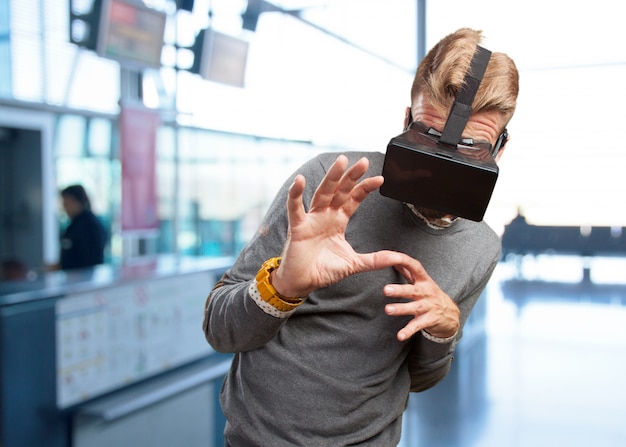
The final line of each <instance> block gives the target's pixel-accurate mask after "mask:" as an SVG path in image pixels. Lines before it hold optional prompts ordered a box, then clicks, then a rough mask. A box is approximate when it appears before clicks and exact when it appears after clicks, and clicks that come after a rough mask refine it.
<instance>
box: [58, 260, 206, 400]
mask: <svg viewBox="0 0 626 447" xmlns="http://www.w3.org/2000/svg"><path fill="white" fill-rule="evenodd" d="M213 283H214V278H213V277H212V276H211V275H210V274H209V273H207V272H201V273H191V274H186V275H182V276H176V277H171V278H163V279H157V280H151V281H138V282H136V283H131V284H125V285H121V286H117V287H111V288H105V289H101V290H97V291H92V292H87V293H79V294H75V295H69V296H67V297H66V298H63V299H60V300H59V301H58V302H57V304H56V340H57V341H56V349H57V354H56V355H57V405H58V407H59V408H66V407H68V406H70V405H73V404H76V403H79V402H82V401H84V400H87V399H91V398H94V397H96V396H98V395H100V394H103V393H105V392H108V391H111V390H114V389H117V388H119V387H122V386H124V385H127V384H130V383H132V382H135V381H137V380H140V379H142V378H146V377H148V376H151V375H154V374H156V373H159V372H162V371H165V370H168V369H170V368H172V367H175V366H179V365H182V364H184V363H186V362H189V361H192V360H195V359H198V358H201V357H203V356H206V355H208V354H210V353H211V352H212V350H211V347H210V346H209V344H208V343H207V342H206V340H205V339H204V336H203V334H202V318H203V312H202V311H203V308H204V302H205V300H206V297H207V296H208V293H209V292H210V289H211V287H212V284H213Z"/></svg>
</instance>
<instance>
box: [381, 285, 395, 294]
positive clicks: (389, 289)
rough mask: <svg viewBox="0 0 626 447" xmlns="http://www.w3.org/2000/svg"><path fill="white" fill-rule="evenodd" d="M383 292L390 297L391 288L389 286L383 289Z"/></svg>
mask: <svg viewBox="0 0 626 447" xmlns="http://www.w3.org/2000/svg"><path fill="white" fill-rule="evenodd" d="M383 292H384V293H385V294H386V295H391V294H392V293H393V287H391V286H385V288H384V289H383Z"/></svg>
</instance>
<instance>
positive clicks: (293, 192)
mask: <svg viewBox="0 0 626 447" xmlns="http://www.w3.org/2000/svg"><path fill="white" fill-rule="evenodd" d="M305 185H306V179H305V178H304V176H302V175H297V176H296V178H295V179H294V181H293V183H292V184H291V186H290V187H289V194H288V196H287V215H288V217H289V224H290V226H296V225H298V224H300V223H301V222H303V221H304V220H305V218H306V212H305V211H304V205H303V203H302V194H303V193H304V187H305Z"/></svg>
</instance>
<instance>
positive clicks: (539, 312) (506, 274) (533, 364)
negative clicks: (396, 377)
mask: <svg viewBox="0 0 626 447" xmlns="http://www.w3.org/2000/svg"><path fill="white" fill-rule="evenodd" d="M482 301H483V303H482V307H481V306H478V307H477V308H476V309H475V312H474V314H473V315H472V319H473V320H475V321H472V320H470V321H469V322H468V324H467V326H466V331H465V335H464V338H463V341H462V343H461V345H460V346H459V349H458V351H457V355H456V360H455V362H454V367H453V370H452V371H451V373H450V374H449V375H448V377H446V379H444V381H443V382H442V383H441V384H439V385H438V386H437V387H435V388H433V389H431V390H428V391H426V392H424V393H421V394H415V395H412V397H411V400H410V404H409V408H408V410H407V412H406V415H405V420H404V431H403V433H404V434H403V439H402V442H401V444H400V446H401V447H422V446H424V447H425V446H428V447H438V446H441V447H470V446H471V447H496V446H497V447H543V446H546V447H547V446H550V447H554V446H557V447H577V446H581V447H582V446H585V447H588V446H593V447H596V446H597V447H624V446H626V259H621V258H619V259H618V258H612V259H594V260H592V261H588V260H584V259H581V258H574V257H555V256H552V257H550V256H544V257H539V258H532V257H527V258H517V259H516V260H509V261H507V262H503V263H501V264H500V265H499V266H498V269H497V271H496V273H495V274H494V278H493V280H492V281H491V283H490V285H489V286H488V289H487V290H486V293H485V295H484V296H483V297H482Z"/></svg>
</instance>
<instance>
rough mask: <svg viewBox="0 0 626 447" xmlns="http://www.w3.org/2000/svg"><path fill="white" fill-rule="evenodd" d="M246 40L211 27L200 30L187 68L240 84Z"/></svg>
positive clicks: (243, 81) (210, 77) (245, 57)
mask: <svg viewBox="0 0 626 447" xmlns="http://www.w3.org/2000/svg"><path fill="white" fill-rule="evenodd" d="M248 47H249V42H248V41H247V40H245V39H240V38H237V37H234V36H230V35H228V34H224V33H220V32H218V31H215V30H213V29H210V28H209V29H207V30H202V31H201V32H200V34H199V35H198V38H197V40H196V46H195V47H194V64H193V67H192V68H191V71H192V72H194V73H197V74H199V75H200V76H201V77H202V78H204V79H206V80H209V81H213V82H219V83H222V84H228V85H232V86H235V87H243V86H244V83H245V75H246V64H247V61H248Z"/></svg>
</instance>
